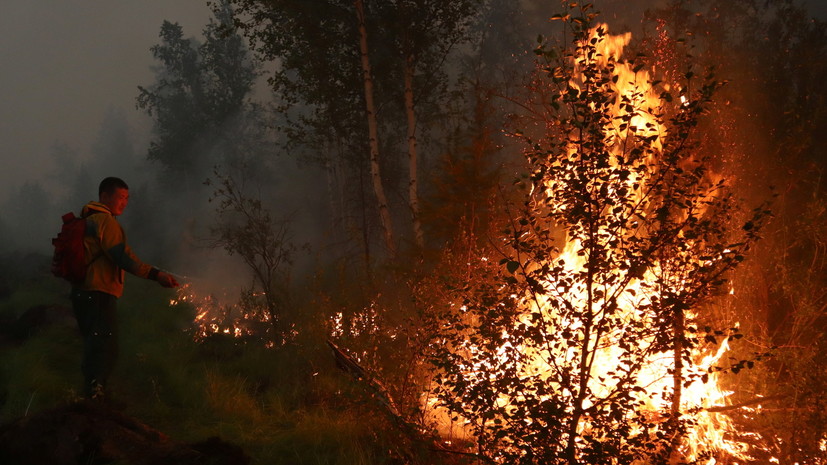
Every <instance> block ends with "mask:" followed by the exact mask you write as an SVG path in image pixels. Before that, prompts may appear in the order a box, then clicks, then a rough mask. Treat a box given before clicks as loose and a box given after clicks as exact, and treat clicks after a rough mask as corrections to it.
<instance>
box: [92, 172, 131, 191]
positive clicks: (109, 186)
mask: <svg viewBox="0 0 827 465" xmlns="http://www.w3.org/2000/svg"><path fill="white" fill-rule="evenodd" d="M115 189H129V186H127V185H126V183H125V182H124V180H123V179H121V178H115V177H111V176H110V177H108V178H106V179H104V180H103V181H101V183H100V185H99V186H98V195H101V194H103V193H104V192H105V193H107V194H111V193H113V192H115Z"/></svg>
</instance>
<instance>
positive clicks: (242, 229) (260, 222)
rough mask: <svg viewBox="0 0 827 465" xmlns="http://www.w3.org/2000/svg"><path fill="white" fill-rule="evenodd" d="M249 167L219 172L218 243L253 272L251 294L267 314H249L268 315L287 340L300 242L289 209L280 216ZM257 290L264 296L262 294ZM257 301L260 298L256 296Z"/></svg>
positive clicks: (276, 334)
mask: <svg viewBox="0 0 827 465" xmlns="http://www.w3.org/2000/svg"><path fill="white" fill-rule="evenodd" d="M246 181H248V179H247V176H246V175H245V174H244V173H235V174H234V175H231V174H222V173H220V172H218V171H216V172H215V176H214V181H210V185H212V186H214V191H213V197H212V198H211V201H215V202H216V213H218V218H219V220H218V222H217V223H216V224H215V225H214V226H213V227H212V231H211V234H212V241H211V242H212V246H214V247H221V248H223V249H224V250H225V251H227V253H229V254H230V255H237V256H238V257H240V258H241V259H242V260H243V261H244V264H245V265H246V266H247V267H248V269H249V271H250V272H251V273H252V277H253V282H254V284H253V286H252V287H251V288H250V289H249V291H248V294H249V296H248V297H249V298H250V299H252V300H253V301H255V300H261V301H263V302H264V305H263V306H256V305H251V307H252V310H254V311H255V310H260V311H263V313H264V314H263V315H255V314H253V315H245V318H246V319H248V320H261V321H266V322H268V323H269V325H270V328H269V329H270V331H268V333H269V340H270V341H271V342H273V343H274V344H276V345H282V344H283V343H284V341H285V340H286V339H289V337H290V332H291V327H290V324H289V321H288V319H287V317H288V311H287V310H288V307H287V304H288V298H289V295H290V292H289V290H290V272H291V265H292V263H293V256H294V254H295V252H296V246H295V245H294V243H293V242H292V237H291V232H290V222H289V219H288V215H287V214H285V215H284V217H282V218H276V217H274V216H273V214H272V213H271V212H270V210H269V209H268V208H267V207H266V206H265V204H264V203H263V202H262V199H261V198H259V197H260V196H259V195H256V193H255V191H256V189H255V188H254V187H251V186H246V185H245V182H246ZM255 296H259V297H258V298H257V297H255ZM253 303H254V302H253Z"/></svg>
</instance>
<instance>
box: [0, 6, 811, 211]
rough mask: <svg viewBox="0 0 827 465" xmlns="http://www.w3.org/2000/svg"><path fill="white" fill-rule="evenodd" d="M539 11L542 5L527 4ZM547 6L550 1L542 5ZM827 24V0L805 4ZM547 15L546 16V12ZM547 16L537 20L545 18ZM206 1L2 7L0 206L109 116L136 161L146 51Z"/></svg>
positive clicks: (147, 79)
mask: <svg viewBox="0 0 827 465" xmlns="http://www.w3.org/2000/svg"><path fill="white" fill-rule="evenodd" d="M658 1H659V0H632V1H629V0H625V1H617V0H608V1H604V2H598V5H597V6H598V8H601V9H603V10H604V12H605V13H606V16H605V19H606V20H609V21H612V22H613V23H614V22H615V21H617V24H615V25H613V29H616V30H617V29H623V28H624V27H630V26H633V25H634V24H635V23H636V22H637V21H639V18H640V17H641V14H642V12H643V10H645V8H647V7H649V6H653V5H657V4H658ZM526 3H536V2H526ZM543 3H544V2H543ZM805 4H808V5H809V6H810V8H811V10H812V12H813V14H814V15H815V16H816V17H818V18H822V19H827V1H825V0H808V1H807V2H805ZM543 8H548V5H547V4H546V5H545V6H544V7H543ZM542 16H543V15H540V16H539V17H542ZM209 17H210V12H209V8H208V7H207V4H206V2H205V1H204V0H175V1H166V0H145V1H141V2H85V1H58V0H39V1H35V2H32V1H29V0H4V1H3V14H2V15H0V63H2V66H3V71H2V73H0V142H1V143H2V168H1V169H0V198H6V197H7V196H8V195H9V194H10V193H11V192H13V191H14V190H17V189H19V188H20V186H21V185H22V184H23V183H24V182H26V181H29V180H42V179H43V178H44V174H45V172H46V171H48V170H55V169H56V167H55V166H54V162H53V160H52V156H51V153H52V152H53V151H54V147H55V146H60V145H64V146H67V147H68V148H70V149H72V150H73V151H74V152H76V153H77V155H78V156H79V157H80V158H81V159H88V158H89V152H90V146H91V144H92V143H93V142H94V140H95V138H96V137H97V135H98V132H99V131H100V126H101V124H102V121H103V120H104V119H105V118H106V115H107V112H112V111H113V109H114V111H116V112H117V111H120V112H123V115H124V116H125V118H126V121H127V123H128V124H129V125H130V127H131V128H132V129H133V130H134V131H136V134H135V137H134V140H135V141H136V143H137V144H138V146H137V147H136V151H137V154H138V156H139V157H141V156H142V155H143V153H144V150H143V148H144V147H143V145H142V144H145V141H146V137H138V136H139V135H140V136H143V135H145V134H147V129H148V125H149V120H148V118H147V117H146V115H144V114H143V113H141V112H139V111H137V110H136V109H135V96H136V94H137V89H136V87H137V86H138V85H140V84H147V83H151V82H152V81H153V76H154V75H153V72H152V69H151V66H152V65H153V59H152V56H151V54H150V52H149V47H151V46H152V45H154V44H156V43H158V31H159V28H160V25H161V23H162V21H163V20H165V19H166V20H170V21H173V22H178V23H180V24H181V25H182V26H183V28H184V31H185V33H186V34H188V35H192V36H196V37H198V36H200V34H201V30H202V28H203V26H204V25H205V24H206V23H207V21H208V19H209Z"/></svg>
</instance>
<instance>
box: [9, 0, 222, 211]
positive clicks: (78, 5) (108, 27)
mask: <svg viewBox="0 0 827 465" xmlns="http://www.w3.org/2000/svg"><path fill="white" fill-rule="evenodd" d="M209 17H210V11H209V8H208V7H207V5H206V2H205V1H203V0H175V1H166V0H146V1H141V2H87V1H63V0H42V1H41V0H38V1H36V2H32V1H28V0H4V1H3V14H2V15H0V63H2V66H3V71H2V72H1V73H0V112H2V113H0V142H2V153H3V156H2V169H0V197H1V198H5V197H6V196H8V195H9V194H10V193H11V192H13V191H15V190H17V189H18V188H19V187H20V186H21V185H22V184H23V183H24V182H26V181H29V180H38V181H39V180H42V179H44V177H45V176H44V175H46V174H47V172H49V171H55V170H56V168H57V167H55V166H54V162H53V160H52V158H53V157H52V156H51V153H52V152H53V151H54V150H53V147H55V146H66V147H68V148H69V149H71V150H72V151H74V152H75V153H76V154H77V156H78V157H80V158H81V159H82V160H85V159H88V158H89V156H90V151H91V150H92V147H91V146H92V144H93V143H94V141H95V140H96V138H97V137H98V133H99V132H100V128H101V125H102V122H103V121H104V120H105V119H106V118H107V114H108V113H111V112H113V111H114V112H120V113H121V114H122V115H123V116H124V118H125V119H126V123H127V124H128V125H129V126H130V127H131V128H132V129H133V131H135V132H136V134H134V135H133V139H134V140H135V142H136V144H137V147H136V151H137V152H138V156H139V157H142V156H143V153H144V148H143V147H144V146H145V144H146V142H145V140H146V139H147V137H143V135H144V134H146V133H147V128H148V127H149V119H148V118H147V117H146V115H144V114H143V113H140V112H139V111H138V110H136V109H135V97H136V95H137V86H138V85H140V84H147V83H151V82H153V79H154V73H153V71H152V69H151V66H152V64H153V58H152V55H151V53H150V51H149V48H150V47H151V46H152V45H154V44H156V43H158V31H159V29H160V26H161V23H162V22H163V20H165V19H167V20H170V21H173V22H178V23H180V24H181V25H182V26H183V28H184V31H185V33H186V34H188V35H192V36H196V37H198V36H200V34H201V30H202V28H203V26H204V25H205V24H206V23H207V21H208V19H209ZM137 132H140V133H141V137H139V136H138V134H137ZM94 189H95V187H94V186H91V187H90V190H92V191H94Z"/></svg>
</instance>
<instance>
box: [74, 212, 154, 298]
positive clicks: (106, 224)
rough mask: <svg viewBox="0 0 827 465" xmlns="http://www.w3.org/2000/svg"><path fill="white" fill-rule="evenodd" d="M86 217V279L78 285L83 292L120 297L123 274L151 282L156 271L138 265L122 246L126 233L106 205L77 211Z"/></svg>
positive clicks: (135, 259)
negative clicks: (126, 272)
mask: <svg viewBox="0 0 827 465" xmlns="http://www.w3.org/2000/svg"><path fill="white" fill-rule="evenodd" d="M81 214H82V215H83V216H85V217H86V237H85V238H84V244H83V246H84V249H85V254H86V262H87V263H89V267H88V268H87V272H86V280H85V281H84V282H83V284H81V285H78V286H77V288H78V289H82V290H85V291H101V292H105V293H107V294H112V295H114V296H115V297H120V296H121V295H122V294H123V281H124V271H128V272H130V273H132V274H134V275H135V276H139V277H141V278H147V279H155V278H156V277H157V275H158V269H156V268H153V267H152V266H150V265H147V264H146V263H144V262H142V261H141V260H140V259H138V257H136V256H135V254H134V253H133V252H132V249H131V248H130V247H129V245H127V243H126V234H125V233H124V231H123V228H122V227H121V225H120V223H118V220H116V219H115V217H114V216H112V213H111V212H110V211H109V208H107V206H106V205H104V204H102V203H99V202H89V203H88V204H86V205H85V206H84V207H83V211H82V212H81Z"/></svg>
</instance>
